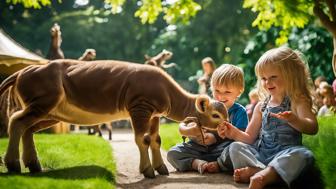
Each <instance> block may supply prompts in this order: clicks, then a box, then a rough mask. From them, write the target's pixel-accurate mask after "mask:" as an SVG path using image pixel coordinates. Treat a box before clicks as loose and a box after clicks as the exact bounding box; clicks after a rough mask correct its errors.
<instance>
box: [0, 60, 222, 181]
mask: <svg viewBox="0 0 336 189" xmlns="http://www.w3.org/2000/svg"><path fill="white" fill-rule="evenodd" d="M7 88H11V89H13V90H11V95H16V96H17V97H18V99H19V101H20V104H21V106H22V108H23V109H22V110H19V111H17V112H15V113H14V114H13V115H12V116H11V117H10V120H9V144H8V148H7V153H6V155H5V158H4V161H5V164H6V166H7V169H8V171H9V172H20V171H21V168H20V163H19V158H20V157H19V141H20V138H21V137H22V142H23V153H22V159H23V162H24V164H25V166H27V167H28V168H29V169H30V171H31V172H38V171H41V166H40V163H39V161H38V157H37V152H36V149H35V145H34V141H33V133H34V132H37V131H39V130H43V129H46V128H48V127H50V126H51V125H52V124H55V123H57V122H58V121H64V122H69V123H73V124H80V125H94V124H100V123H104V122H110V121H112V120H118V119H131V123H132V127H133V130H134V136H135V142H136V144H137V145H138V148H139V151H140V172H141V173H143V174H144V176H145V177H150V178H153V177H155V174H154V169H155V170H156V171H158V172H159V174H163V175H167V174H168V170H167V168H166V166H165V165H164V163H163V161H162V157H161V154H160V144H159V143H158V141H160V140H159V137H160V136H159V133H158V130H159V118H160V117H161V116H166V117H167V118H169V119H172V120H176V121H182V120H184V119H185V118H186V117H197V119H198V121H199V123H200V125H202V126H203V127H207V128H216V127H217V125H218V124H219V123H221V122H223V121H224V120H226V118H227V111H226V108H225V106H224V104H223V103H220V102H218V101H213V100H210V99H209V98H208V97H206V96H197V95H192V94H189V93H188V92H186V91H185V90H183V89H182V88H181V87H180V86H179V85H178V84H177V83H176V82H175V81H174V80H173V79H172V78H171V77H170V76H169V75H168V74H167V73H165V72H164V71H162V70H161V69H158V68H155V67H153V66H147V65H141V64H135V63H128V62H122V61H112V60H111V61H92V62H82V61H77V60H66V59H64V60H55V61H52V62H50V63H49V64H47V65H42V66H36V65H34V66H29V67H27V68H25V69H23V70H20V71H19V72H16V73H15V74H13V75H11V76H10V77H8V78H7V79H6V80H5V81H4V82H3V83H2V84H1V85H0V94H2V93H3V92H4V91H5V90H6V89H7ZM148 142H149V145H148V144H147V143H148ZM148 148H151V151H152V163H151V162H150V159H149V154H148Z"/></svg>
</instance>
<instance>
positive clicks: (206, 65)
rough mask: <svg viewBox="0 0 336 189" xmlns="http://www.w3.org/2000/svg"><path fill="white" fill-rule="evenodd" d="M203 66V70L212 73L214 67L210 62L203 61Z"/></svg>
mask: <svg viewBox="0 0 336 189" xmlns="http://www.w3.org/2000/svg"><path fill="white" fill-rule="evenodd" d="M202 66H203V71H204V73H205V74H211V73H212V71H213V69H212V66H211V64H210V63H203V64H202Z"/></svg>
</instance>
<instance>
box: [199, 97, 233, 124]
mask: <svg viewBox="0 0 336 189" xmlns="http://www.w3.org/2000/svg"><path fill="white" fill-rule="evenodd" d="M195 105H196V110H197V112H198V113H197V118H198V122H199V124H200V126H201V127H202V128H205V129H208V130H216V129H217V126H218V125H219V124H220V123H223V122H224V121H228V117H229V116H228V111H227V109H226V107H225V105H224V103H222V102H219V101H217V100H211V99H210V98H209V97H207V96H199V97H197V99H196V104H195Z"/></svg>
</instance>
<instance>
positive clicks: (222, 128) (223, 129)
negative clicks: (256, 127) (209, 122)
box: [217, 121, 234, 139]
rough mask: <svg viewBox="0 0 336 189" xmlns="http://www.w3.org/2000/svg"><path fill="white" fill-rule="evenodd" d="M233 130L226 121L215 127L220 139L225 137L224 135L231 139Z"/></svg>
mask: <svg viewBox="0 0 336 189" xmlns="http://www.w3.org/2000/svg"><path fill="white" fill-rule="evenodd" d="M233 131H234V130H233V125H232V124H231V123H229V122H226V121H225V122H223V123H221V124H220V125H218V127H217V133H218V135H219V136H220V137H221V138H222V139H225V138H226V137H227V138H230V139H232V138H233Z"/></svg>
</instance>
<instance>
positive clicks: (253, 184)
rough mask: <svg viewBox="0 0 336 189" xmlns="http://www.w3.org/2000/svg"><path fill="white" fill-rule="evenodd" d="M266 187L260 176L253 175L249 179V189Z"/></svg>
mask: <svg viewBox="0 0 336 189" xmlns="http://www.w3.org/2000/svg"><path fill="white" fill-rule="evenodd" d="M265 185H266V183H265V179H264V176H263V175H262V174H255V175H253V176H252V177H251V179H250V185H249V189H262V188H264V186H265Z"/></svg>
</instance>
